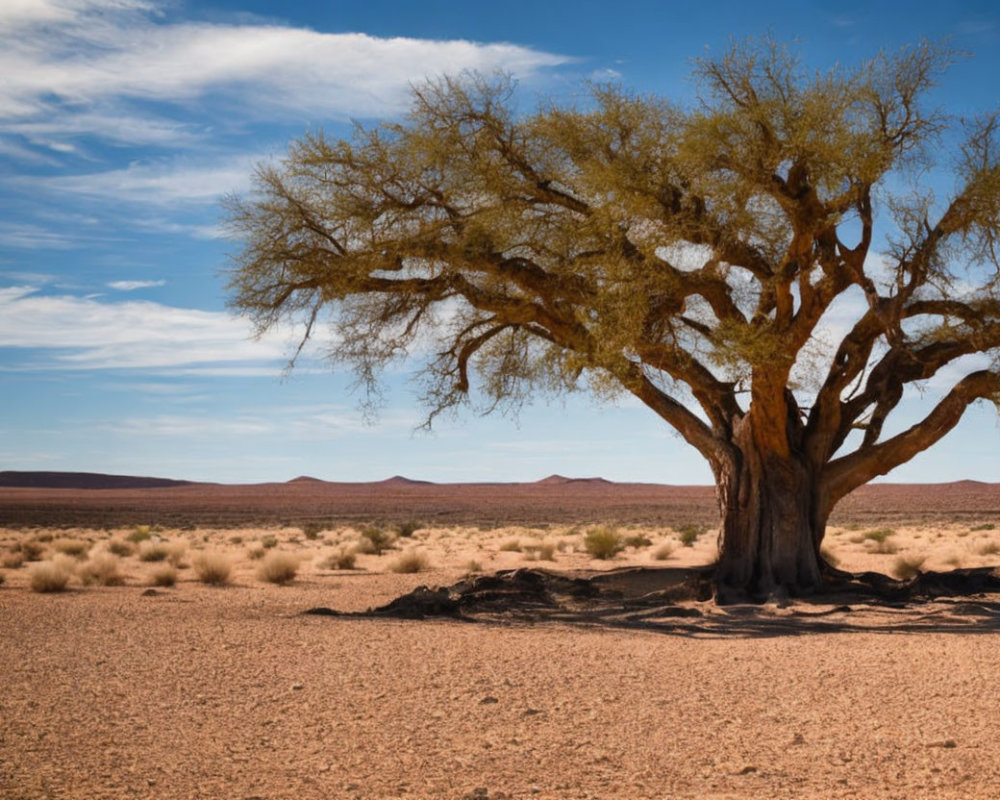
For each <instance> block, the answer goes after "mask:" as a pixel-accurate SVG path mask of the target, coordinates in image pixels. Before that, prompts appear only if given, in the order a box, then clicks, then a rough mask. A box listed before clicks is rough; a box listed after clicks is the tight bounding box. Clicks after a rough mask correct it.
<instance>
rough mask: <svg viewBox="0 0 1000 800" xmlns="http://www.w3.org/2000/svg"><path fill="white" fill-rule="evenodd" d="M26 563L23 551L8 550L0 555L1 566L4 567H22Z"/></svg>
mask: <svg viewBox="0 0 1000 800" xmlns="http://www.w3.org/2000/svg"><path fill="white" fill-rule="evenodd" d="M22 564H24V556H23V555H21V553H13V552H8V553H4V554H3V556H2V557H0V567H3V568H4V569H20V568H21V565H22Z"/></svg>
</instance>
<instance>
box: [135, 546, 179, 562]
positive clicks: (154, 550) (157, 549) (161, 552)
mask: <svg viewBox="0 0 1000 800" xmlns="http://www.w3.org/2000/svg"><path fill="white" fill-rule="evenodd" d="M170 553H171V549H170V543H169V542H154V541H147V542H143V543H142V544H140V545H139V560H140V561H145V562H147V563H155V562H159V561H166V560H167V557H168V556H169V555H170Z"/></svg>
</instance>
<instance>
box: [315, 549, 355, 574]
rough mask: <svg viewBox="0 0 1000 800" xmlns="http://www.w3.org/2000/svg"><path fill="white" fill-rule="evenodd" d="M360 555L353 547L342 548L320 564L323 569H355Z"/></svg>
mask: <svg viewBox="0 0 1000 800" xmlns="http://www.w3.org/2000/svg"><path fill="white" fill-rule="evenodd" d="M357 561H358V553H357V551H356V550H355V549H354V548H353V547H341V548H340V549H339V550H337V551H335V552H333V553H330V555H328V556H327V557H326V558H325V559H323V560H322V561H321V562H320V567H321V568H323V569H354V568H355V566H356V565H357Z"/></svg>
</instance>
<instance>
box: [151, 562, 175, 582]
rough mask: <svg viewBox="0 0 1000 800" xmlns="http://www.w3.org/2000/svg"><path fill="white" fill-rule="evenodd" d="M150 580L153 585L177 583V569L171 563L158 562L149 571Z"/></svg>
mask: <svg viewBox="0 0 1000 800" xmlns="http://www.w3.org/2000/svg"><path fill="white" fill-rule="evenodd" d="M149 582H150V583H151V584H153V586H173V585H174V584H175V583H177V570H176V569H174V567H172V566H171V565H170V564H158V565H157V566H156V567H154V568H153V571H152V572H150V573H149Z"/></svg>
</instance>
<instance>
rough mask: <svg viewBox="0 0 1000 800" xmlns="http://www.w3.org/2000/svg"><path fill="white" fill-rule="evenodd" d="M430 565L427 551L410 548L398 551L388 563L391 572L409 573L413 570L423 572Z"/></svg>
mask: <svg viewBox="0 0 1000 800" xmlns="http://www.w3.org/2000/svg"><path fill="white" fill-rule="evenodd" d="M430 565H431V564H430V559H429V558H428V557H427V553H425V552H423V551H422V550H416V549H410V550H405V551H404V552H402V553H400V554H399V556H398V557H397V558H395V559H394V560H393V562H392V563H391V564H390V565H389V569H390V571H392V572H398V573H401V574H411V573H414V572H423V571H424V570H425V569H428V568H429V567H430Z"/></svg>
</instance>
